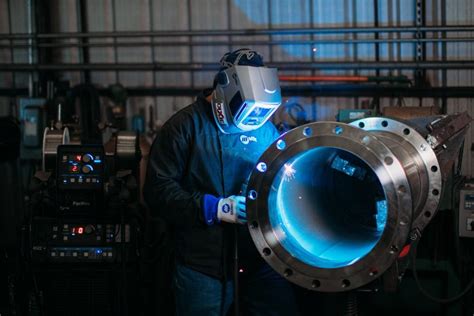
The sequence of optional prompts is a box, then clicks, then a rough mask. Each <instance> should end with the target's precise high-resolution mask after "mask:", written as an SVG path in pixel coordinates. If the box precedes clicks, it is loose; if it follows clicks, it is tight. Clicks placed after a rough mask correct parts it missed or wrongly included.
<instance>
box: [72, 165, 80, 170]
mask: <svg viewBox="0 0 474 316" xmlns="http://www.w3.org/2000/svg"><path fill="white" fill-rule="evenodd" d="M71 172H79V166H78V165H72V166H71Z"/></svg>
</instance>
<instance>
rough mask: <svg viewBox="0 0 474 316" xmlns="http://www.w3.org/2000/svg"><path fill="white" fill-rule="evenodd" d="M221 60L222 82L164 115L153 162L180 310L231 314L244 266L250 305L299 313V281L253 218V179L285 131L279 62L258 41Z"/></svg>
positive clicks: (154, 201)
mask: <svg viewBox="0 0 474 316" xmlns="http://www.w3.org/2000/svg"><path fill="white" fill-rule="evenodd" d="M220 64H221V68H220V70H219V71H218V73H217V74H216V75H215V78H214V83H213V87H212V88H209V89H206V90H204V91H202V93H200V94H199V95H198V96H197V99H196V101H195V102H194V103H192V104H191V105H189V106H187V107H185V108H183V109H182V110H180V111H178V112H177V113H176V114H175V115H173V116H172V117H171V118H170V119H169V120H168V121H167V122H166V123H165V124H164V126H163V127H162V129H161V130H160V132H159V133H158V135H157V137H156V139H155V141H154V143H153V145H152V148H151V153H150V160H149V165H148V169H147V170H148V171H147V178H146V183H145V189H144V196H145V200H146V202H147V204H148V206H149V207H150V210H151V212H152V214H153V215H156V216H159V217H161V218H162V219H163V220H164V221H165V222H166V223H167V224H168V225H169V226H170V227H171V230H172V231H173V240H174V246H175V262H176V263H175V271H174V275H173V283H174V284H173V289H174V295H175V300H176V312H177V315H193V316H195V315H225V314H226V312H227V311H228V310H229V308H230V306H231V304H232V302H233V297H234V287H233V284H234V279H235V275H236V273H232V272H233V271H239V273H238V275H239V277H238V280H239V293H240V299H239V306H240V310H241V312H242V314H244V315H263V314H264V315H295V314H297V311H296V304H295V300H294V294H293V291H292V288H291V286H290V284H289V283H288V282H287V281H286V280H285V279H284V278H282V277H281V276H280V275H279V274H277V273H276V272H274V271H273V270H272V269H271V268H270V267H269V266H268V265H267V264H266V263H264V261H263V260H262V259H261V256H260V255H259V253H258V252H257V250H256V248H255V245H254V244H253V242H252V240H251V238H250V235H249V232H248V228H247V226H246V225H245V223H246V212H245V196H244V195H245V183H246V181H247V180H248V176H249V174H250V173H251V170H252V169H253V168H254V167H255V164H256V163H257V159H258V158H259V157H260V155H261V154H262V153H263V152H264V151H265V149H267V147H268V146H269V145H270V144H271V143H272V142H273V141H274V140H275V139H276V138H277V137H278V132H277V130H276V128H275V127H274V125H273V124H272V123H271V122H270V121H269V119H270V117H271V116H272V114H273V113H275V111H276V110H277V109H278V107H279V106H280V104H281V91H280V86H279V82H278V76H277V70H276V69H274V68H269V67H266V66H265V65H264V63H263V58H262V56H261V55H260V54H259V53H257V52H256V51H253V50H250V49H239V50H236V51H233V52H229V53H227V54H225V55H224V56H223V57H222V59H221V61H220ZM236 245H238V246H236ZM235 247H237V250H238V251H237V252H236V251H235ZM237 254H238V258H239V261H238V266H236V261H235V260H234V259H235V257H236V255H237ZM236 269H238V270H236Z"/></svg>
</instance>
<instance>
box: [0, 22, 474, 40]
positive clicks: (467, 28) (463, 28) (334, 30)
mask: <svg viewBox="0 0 474 316" xmlns="http://www.w3.org/2000/svg"><path fill="white" fill-rule="evenodd" d="M473 31H474V26H472V25H456V26H454V25H453V26H425V27H348V28H344V27H342V28H341V27H321V28H319V27H317V28H286V29H283V28H280V29H244V30H189V31H186V30H183V31H173V30H168V31H122V32H88V33H79V32H64V33H47V34H46V33H40V34H37V36H35V38H48V39H52V38H80V37H87V38H104V37H111V38H112V37H175V36H234V35H236V36H258V35H303V34H346V33H416V32H473ZM31 37H32V36H31V35H29V34H27V33H17V34H6V35H2V36H0V39H26V38H31Z"/></svg>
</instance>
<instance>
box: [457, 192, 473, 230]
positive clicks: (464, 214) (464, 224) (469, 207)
mask: <svg viewBox="0 0 474 316" xmlns="http://www.w3.org/2000/svg"><path fill="white" fill-rule="evenodd" d="M459 236H460V237H471V238H474V184H467V185H466V186H465V187H464V188H463V189H461V191H460V198H459Z"/></svg>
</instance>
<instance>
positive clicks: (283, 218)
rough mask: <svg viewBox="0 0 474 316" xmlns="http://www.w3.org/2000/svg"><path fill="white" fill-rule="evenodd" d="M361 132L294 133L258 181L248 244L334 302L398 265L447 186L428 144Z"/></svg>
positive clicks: (401, 134) (380, 126)
mask: <svg viewBox="0 0 474 316" xmlns="http://www.w3.org/2000/svg"><path fill="white" fill-rule="evenodd" d="M362 123H363V124H360V125H359V127H360V128H359V127H355V126H351V125H346V124H340V123H334V122H319V123H311V124H308V125H305V126H301V127H298V128H296V129H294V130H291V131H290V132H288V133H286V134H284V135H282V136H281V137H280V139H279V140H277V141H276V142H275V143H274V144H273V145H272V146H270V147H269V148H268V149H267V151H265V153H264V154H263V155H262V157H261V158H260V160H259V162H258V163H257V165H256V167H255V170H254V171H253V172H252V175H251V178H250V181H249V184H248V191H247V195H248V199H247V202H246V203H247V215H248V223H249V230H250V234H251V236H252V239H253V241H254V243H255V245H256V247H257V249H258V250H259V252H260V253H261V255H262V257H263V258H264V259H265V260H266V261H267V262H268V263H269V264H270V266H271V267H272V268H273V269H274V270H276V271H277V272H278V273H280V274H281V275H283V276H285V277H286V278H288V279H289V280H290V281H292V282H294V283H296V284H298V285H300V286H303V287H306V288H309V289H315V290H319V291H326V292H337V291H346V290H350V289H354V288H357V287H360V286H362V285H365V284H367V283H370V282H371V281H373V280H374V279H375V278H376V277H378V276H380V275H381V274H382V273H383V272H384V271H385V270H387V269H388V268H389V267H390V266H391V265H392V264H393V263H394V261H395V260H396V259H397V256H398V253H399V252H400V250H401V249H402V248H403V247H404V245H406V243H407V240H408V234H409V232H410V227H411V226H412V222H414V221H415V219H416V220H418V219H420V218H421V220H422V225H425V224H426V223H427V219H425V218H423V216H424V215H423V214H425V213H426V211H427V210H435V209H436V208H437V203H438V202H439V196H437V195H432V194H429V193H430V192H436V190H438V189H439V188H440V185H441V178H440V174H439V172H437V173H436V172H431V173H430V172H429V170H430V166H435V167H436V168H431V170H439V165H438V162H437V158H436V155H435V154H434V152H433V151H431V148H428V147H429V146H426V141H425V140H424V138H423V137H422V136H420V135H419V134H416V133H415V132H412V133H411V134H410V135H409V136H407V134H406V130H407V128H408V127H407V126H406V125H404V124H403V123H399V122H396V121H393V120H388V119H381V118H374V119H365V121H364V122H362ZM362 127H364V128H362ZM282 144H284V146H283V145H282ZM421 145H423V146H421ZM420 148H424V149H423V150H422V149H420ZM405 166H409V167H410V168H405ZM423 221H425V222H423Z"/></svg>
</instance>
